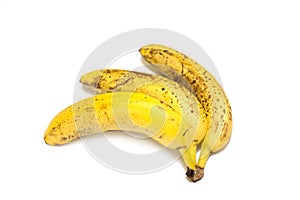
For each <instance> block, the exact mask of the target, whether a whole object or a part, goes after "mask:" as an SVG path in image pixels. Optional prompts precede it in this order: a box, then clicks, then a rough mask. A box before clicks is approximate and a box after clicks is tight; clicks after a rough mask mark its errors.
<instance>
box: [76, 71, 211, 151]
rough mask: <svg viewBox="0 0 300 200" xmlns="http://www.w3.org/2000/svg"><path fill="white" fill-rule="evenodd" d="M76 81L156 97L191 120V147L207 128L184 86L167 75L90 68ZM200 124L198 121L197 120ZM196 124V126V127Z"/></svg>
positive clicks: (99, 88)
mask: <svg viewBox="0 0 300 200" xmlns="http://www.w3.org/2000/svg"><path fill="white" fill-rule="evenodd" d="M80 82H81V83H82V84H84V85H85V86H87V87H89V88H90V89H92V90H94V91H95V92H98V93H101V92H102V91H129V92H139V93H144V94H146V95H149V96H151V97H154V98H156V99H160V100H161V101H162V102H163V103H164V104H165V105H168V106H169V107H170V108H172V109H173V110H174V111H175V112H178V114H181V115H182V120H183V121H190V122H195V123H194V124H191V125H192V127H190V129H194V130H198V131H197V133H196V135H194V136H193V145H195V146H194V147H192V148H195V149H196V148H197V145H198V144H199V143H200V142H202V140H203V138H204V136H205V133H206V131H207V121H206V116H205V113H204V109H203V107H202V105H201V104H200V103H199V101H198V100H197V98H196V97H195V96H194V95H193V94H192V93H191V92H190V91H189V90H187V89H186V88H185V87H183V86H181V85H179V84H178V83H177V82H175V81H173V80H170V79H168V78H165V77H162V76H159V75H155V74H147V73H141V72H134V71H128V70H120V69H104V70H96V71H92V72H90V73H88V74H84V75H83V76H81V79H80ZM199 120H200V121H201V124H198V123H197V122H198V121H199ZM197 125H199V127H197Z"/></svg>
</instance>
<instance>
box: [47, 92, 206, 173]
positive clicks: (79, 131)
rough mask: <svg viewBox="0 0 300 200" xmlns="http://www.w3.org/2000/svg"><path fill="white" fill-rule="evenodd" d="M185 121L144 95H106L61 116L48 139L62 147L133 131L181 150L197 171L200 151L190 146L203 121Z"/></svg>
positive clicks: (50, 129)
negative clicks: (111, 132)
mask: <svg viewBox="0 0 300 200" xmlns="http://www.w3.org/2000/svg"><path fill="white" fill-rule="evenodd" d="M183 120H184V119H183V118H182V115H181V114H180V112H178V111H177V110H174V109H173V108H172V107H171V106H170V105H167V104H165V103H164V102H162V101H161V100H160V99H157V98H154V97H151V96H149V95H146V94H144V93H138V92H111V93H102V94H97V95H95V96H93V97H90V98H86V99H83V100H81V101H79V102H77V103H75V104H73V105H71V106H69V107H67V108H65V109H64V110H62V111H61V112H60V113H58V114H57V115H56V116H55V117H54V119H53V120H52V121H51V122H50V124H49V126H48V128H47V129H46V131H45V134H44V140H45V142H46V143H47V144H49V145H62V144H66V143H69V142H71V141H73V140H75V139H78V138H79V137H83V136H87V135H91V134H95V133H99V132H105V131H109V130H124V131H133V132H137V133H141V134H145V135H147V136H149V137H151V138H152V139H154V140H155V141H157V142H159V143H160V144H162V145H163V146H166V147H168V148H171V149H176V150H178V151H179V152H180V153H181V154H182V158H183V160H184V162H185V164H186V165H187V167H188V168H190V169H193V170H196V169H195V163H196V158H195V154H196V149H193V148H192V149H191V148H189V147H190V146H193V145H191V144H192V142H193V140H192V139H193V138H194V136H195V132H196V131H198V130H197V129H198V127H200V126H198V123H201V121H200V120H198V121H193V122H192V121H189V120H184V121H183ZM191 127H197V128H196V130H195V128H191Z"/></svg>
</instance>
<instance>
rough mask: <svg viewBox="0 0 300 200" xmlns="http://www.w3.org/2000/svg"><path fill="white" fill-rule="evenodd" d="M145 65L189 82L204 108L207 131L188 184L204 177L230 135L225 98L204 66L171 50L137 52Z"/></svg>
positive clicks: (229, 114) (153, 48) (158, 47)
mask: <svg viewBox="0 0 300 200" xmlns="http://www.w3.org/2000/svg"><path fill="white" fill-rule="evenodd" d="M139 52H140V54H141V55H142V57H143V58H144V59H145V61H146V62H148V63H150V64H151V65H152V66H153V67H154V68H156V69H157V70H158V71H160V72H161V73H163V74H164V75H165V76H166V77H168V78H170V79H173V80H176V81H178V82H184V83H186V82H188V83H189V84H190V86H191V88H192V91H193V92H194V94H195V95H196V97H197V98H198V100H199V102H200V103H201V104H202V106H203V108H204V112H205V114H206V119H207V122H208V130H207V133H206V135H205V137H204V140H203V142H202V144H201V150H200V157H199V159H198V162H197V164H196V170H193V169H188V171H187V176H188V177H189V178H190V180H191V181H194V182H196V181H198V180H200V179H201V178H202V177H203V176H204V167H205V165H206V163H207V160H208V158H209V157H210V155H211V154H212V153H215V152H218V151H220V150H221V149H223V148H224V147H225V146H226V145H227V144H228V142H229V140H230V137H231V132H232V112H231V107H230V104H229V101H228V98H227V96H226V94H225V92H224V90H223V88H222V86H221V85H220V84H219V83H218V81H217V80H216V79H215V78H214V76H213V75H212V74H211V73H210V72H208V71H207V70H206V69H205V68H204V67H203V66H201V65H200V64H198V63H197V62H195V61H194V60H193V59H191V58H189V57H188V56H186V55H184V54H182V53H181V52H178V51H176V50H174V49H172V48H169V47H166V46H163V45H158V44H151V45H147V46H143V47H142V48H141V49H140V50H139Z"/></svg>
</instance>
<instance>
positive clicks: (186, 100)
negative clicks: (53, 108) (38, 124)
mask: <svg viewBox="0 0 300 200" xmlns="http://www.w3.org/2000/svg"><path fill="white" fill-rule="evenodd" d="M139 52H140V54H141V55H142V57H143V58H144V60H145V61H146V62H148V63H150V64H151V65H152V66H153V67H154V68H155V69H156V70H158V71H159V72H161V73H162V74H163V75H164V76H159V75H154V74H146V73H140V72H134V71H127V70H119V69H105V70H97V71H93V72H90V73H88V74H85V75H83V76H82V77H81V79H80V82H81V83H82V84H84V85H85V86H87V87H88V88H90V89H92V90H93V91H95V92H96V93H97V94H96V95H94V96H93V97H90V98H87V99H84V100H81V101H79V102H77V103H75V104H73V105H71V106H69V107H67V108H66V109H64V110H62V111H61V112H60V113H58V114H57V115H56V116H55V117H54V119H53V120H52V121H51V123H50V125H49V127H48V128H47V130H46V132H45V135H44V140H45V142H46V143H47V144H49V145H62V144H65V143H69V142H71V141H73V140H76V139H78V138H79V137H83V136H87V135H91V134H95V133H99V132H104V131H109V130H124V131H133V132H137V133H141V134H145V135H147V136H149V137H151V138H152V139H154V140H155V141H157V142H159V143H160V144H162V145H164V146H166V147H168V148H171V149H175V150H178V151H179V152H180V153H181V155H182V159H183V160H184V163H185V164H186V166H187V172H186V175H187V177H188V179H189V180H190V181H193V182H196V181H198V180H200V179H201V178H202V177H203V176H204V167H205V165H206V162H207V160H208V158H209V157H210V155H211V154H212V153H214V152H217V151H219V150H221V149H223V148H224V147H225V146H226V144H227V143H228V142H229V139H230V135H231V131H232V115H231V108H230V104H229V101H228V99H227V97H226V95H225V92H224V90H223V88H222V87H221V86H220V84H219V83H218V81H217V80H216V79H215V78H214V77H213V76H212V74H210V73H209V72H208V71H207V70H206V69H205V68H204V67H203V66H201V65H200V64H198V63H196V62H195V61H194V60H192V59H191V58H189V57H187V56H186V55H184V54H182V53H180V52H178V51H176V50H174V49H171V48H169V47H166V46H162V45H157V44H154V45H148V46H144V47H142V48H141V49H140V50H139ZM198 146H199V147H200V157H199V159H198V161H197V160H196V152H197V147H198Z"/></svg>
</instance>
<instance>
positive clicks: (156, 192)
mask: <svg viewBox="0 0 300 200" xmlns="http://www.w3.org/2000/svg"><path fill="white" fill-rule="evenodd" d="M42 2H43V3H42ZM195 2H196V1H188V0H186V1H174V0H173V1H162V0H159V1H156V0H152V1H114V0H110V1H105V3H104V1H103V3H101V2H100V1H90V0H85V1H74V0H73V1H58V0H52V1H37V0H36V1H34V0H28V1H16V0H0V70H1V78H0V81H1V83H0V87H1V88H0V90H1V93H2V95H1V99H0V102H1V112H0V117H1V133H0V134H1V140H0V141H1V142H0V143H1V144H0V162H1V164H0V188H1V192H0V199H20V198H31V199H71V198H72V199H100V198H122V199H125V198H128V199H129V198H130V199H163V198H165V199H166V198H168V199H171V198H178V199H179V198H186V199H187V198H193V199H236V198H242V199H253V198H259V199H260V198H278V199H279V198H281V199H282V198H285V199H299V197H300V195H299V192H298V191H297V189H298V188H299V180H300V174H299V168H300V164H299V161H298V160H299V155H298V153H299V144H298V141H299V138H300V137H299V134H300V131H299V125H298V124H299V111H300V110H299V101H300V98H299V95H298V93H299V89H298V87H299V84H300V81H299V70H298V68H299V67H300V59H299V52H300V48H299V46H300V37H299V35H300V30H299V18H300V12H299V6H298V4H297V1H289V0H285V1H247V2H246V1H232V0H228V1H197V2H198V3H197V4H196V3H195ZM148 27H150V28H151V27H153V28H165V29H170V30H173V31H177V32H179V33H182V34H184V35H186V36H188V37H190V38H191V39H193V40H194V41H196V42H197V43H198V44H199V45H200V46H201V47H202V48H203V49H204V50H205V51H206V52H207V53H208V54H209V56H210V57H211V58H212V60H213V61H214V63H215V65H216V67H217V68H218V70H219V73H220V76H221V78H222V81H223V85H224V87H225V90H226V92H227V95H228V96H229V99H230V101H231V104H232V108H233V117H234V129H233V135H232V140H231V141H230V144H229V145H228V147H227V148H226V150H224V151H223V152H221V153H219V154H217V155H215V156H213V157H211V159H210V160H209V163H208V165H207V168H206V176H205V178H204V179H203V180H201V181H200V182H198V183H195V184H194V183H189V182H187V181H186V180H185V176H184V173H185V169H183V167H182V165H181V163H180V162H179V161H178V162H176V163H175V164H173V165H172V166H170V167H168V168H166V169H164V170H162V171H159V172H157V173H152V174H147V175H128V174H122V173H118V172H115V171H113V170H111V169H108V168H106V167H104V166H102V165H101V164H100V163H98V162H97V161H96V160H94V159H93V158H92V157H91V156H90V155H89V154H88V153H87V152H86V151H85V150H84V148H83V147H82V145H81V144H80V142H74V143H73V144H70V145H67V146H62V147H52V146H47V145H46V144H45V143H44V141H43V134H44V131H45V129H46V127H47V125H48V123H49V121H50V120H51V119H52V117H53V116H54V115H55V114H56V113H57V112H58V111H59V110H61V109H62V108H64V107H66V106H67V105H69V104H70V103H72V101H73V89H74V82H75V80H76V77H77V75H78V74H77V73H78V71H79V69H80V68H81V64H82V63H83V62H84V60H85V59H86V57H87V56H88V55H89V53H90V52H92V51H93V50H94V49H95V48H96V47H97V46H98V45H100V44H101V43H102V42H103V41H105V40H106V39H109V38H110V37H112V36H114V35H116V34H119V33H122V32H124V31H129V30H132V29H137V28H148Z"/></svg>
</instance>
